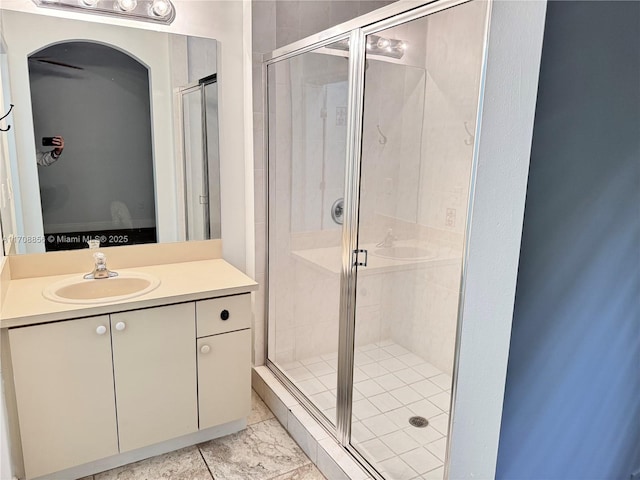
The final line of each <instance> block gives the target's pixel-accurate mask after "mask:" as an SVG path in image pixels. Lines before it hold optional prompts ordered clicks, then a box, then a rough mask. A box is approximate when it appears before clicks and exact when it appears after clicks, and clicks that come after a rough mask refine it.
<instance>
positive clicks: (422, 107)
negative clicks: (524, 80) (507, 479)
mask: <svg viewBox="0 0 640 480" xmlns="http://www.w3.org/2000/svg"><path fill="white" fill-rule="evenodd" d="M485 16H486V3H485V2H469V3H465V4H462V5H459V6H456V7H453V8H450V9H447V10H444V11H440V12H437V13H434V14H431V15H428V16H426V17H422V18H419V19H417V20H413V21H410V22H407V23H403V24H400V25H398V26H395V27H392V28H387V29H385V30H381V31H375V32H374V33H371V34H369V35H367V37H366V39H367V43H368V45H369V46H368V48H367V53H366V68H365V77H364V87H365V88H364V91H365V94H364V114H363V130H362V158H361V170H360V173H361V180H360V181H361V184H360V206H359V225H358V248H360V249H365V250H367V251H368V264H367V266H366V267H358V268H357V293H356V318H355V352H354V375H353V377H354V383H353V407H352V423H351V445H352V446H353V447H354V448H355V449H356V450H357V451H358V453H360V454H361V455H362V456H363V457H364V458H365V459H366V460H367V461H368V462H369V463H370V464H371V465H372V466H373V467H374V468H375V469H376V470H377V471H378V472H380V473H381V474H382V475H383V476H384V478H386V479H389V480H392V479H395V480H398V479H414V478H416V479H419V478H429V479H432V478H433V479H436V478H437V479H441V478H443V475H444V464H445V460H446V459H445V456H446V449H447V435H448V429H449V411H450V403H451V390H452V376H453V371H454V357H455V350H456V345H455V344H456V331H457V324H458V303H459V296H460V288H461V280H460V279H461V268H462V259H463V248H464V241H465V232H466V224H467V211H468V198H469V188H470V177H471V171H472V164H473V148H474V147H473V146H474V138H473V132H474V131H475V123H476V117H477V109H478V96H479V88H480V78H481V73H482V58H483V43H484V35H485ZM392 47H393V48H396V47H397V48H396V51H395V53H396V57H395V58H392V59H390V58H386V57H384V56H382V55H380V54H379V52H378V51H377V49H380V48H392Z"/></svg>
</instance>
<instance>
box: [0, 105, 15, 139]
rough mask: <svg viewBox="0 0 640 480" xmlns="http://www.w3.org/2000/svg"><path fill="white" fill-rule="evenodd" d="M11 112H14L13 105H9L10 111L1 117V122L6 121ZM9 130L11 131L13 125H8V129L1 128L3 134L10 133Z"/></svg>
mask: <svg viewBox="0 0 640 480" xmlns="http://www.w3.org/2000/svg"><path fill="white" fill-rule="evenodd" d="M11 110H13V103H11V104H9V111H8V112H7V113H5V114H4V115H3V116H2V117H0V120H4V119H5V118H7V117H8V116H9V114H10V113H11ZM9 130H11V125H7V128H2V127H0V131H2V132H8V131H9Z"/></svg>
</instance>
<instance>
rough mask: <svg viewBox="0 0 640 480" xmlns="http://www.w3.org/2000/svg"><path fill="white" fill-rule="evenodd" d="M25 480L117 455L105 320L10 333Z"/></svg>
mask: <svg viewBox="0 0 640 480" xmlns="http://www.w3.org/2000/svg"><path fill="white" fill-rule="evenodd" d="M9 342H10V346H11V360H12V364H13V375H14V382H15V392H16V399H17V404H18V419H19V422H20V433H21V436H22V450H23V453H24V461H25V469H26V474H27V477H28V478H33V477H38V476H40V475H44V474H47V473H51V472H55V471H58V470H63V469H65V468H69V467H72V466H74V465H80V464H83V463H87V462H91V461H94V460H97V459H100V458H103V457H108V456H110V455H115V454H117V453H118V436H117V430H116V412H115V401H114V396H113V370H112V366H111V339H110V334H109V317H108V316H106V315H105V316H100V317H91V318H83V319H80V320H70V321H65V322H58V323H49V324H46V325H37V326H32V327H23V328H14V329H11V330H9Z"/></svg>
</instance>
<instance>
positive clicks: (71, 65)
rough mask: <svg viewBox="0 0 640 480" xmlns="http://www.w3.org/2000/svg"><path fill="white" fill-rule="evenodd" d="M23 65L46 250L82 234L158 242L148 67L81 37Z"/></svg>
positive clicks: (40, 53)
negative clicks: (26, 77) (27, 70)
mask: <svg viewBox="0 0 640 480" xmlns="http://www.w3.org/2000/svg"><path fill="white" fill-rule="evenodd" d="M28 65H29V84H30V90H31V105H32V112H33V126H34V142H35V145H36V160H37V163H38V180H39V185H40V203H41V208H42V219H43V226H44V235H45V240H46V241H45V246H46V249H47V251H50V250H59V249H67V248H69V247H70V245H69V244H70V243H71V244H72V243H74V240H75V239H77V238H82V237H83V236H87V237H89V236H90V237H92V238H100V237H102V238H103V239H105V240H104V241H105V242H106V241H107V240H108V239H109V238H114V237H122V238H123V243H136V244H137V243H149V242H155V241H156V237H157V235H156V218H155V217H156V215H155V202H154V198H155V195H154V183H153V151H152V138H151V136H152V133H151V132H152V130H151V102H150V95H149V93H150V88H149V70H148V68H147V66H145V65H144V64H142V63H141V62H139V61H138V60H137V59H135V58H133V57H132V56H131V55H128V54H127V53H125V52H122V51H121V50H119V49H116V48H113V47H111V46H109V45H103V44H99V43H94V42H84V41H72V42H62V43H58V44H54V45H51V46H48V47H46V48H43V49H41V50H39V51H37V52H35V53H34V54H32V55H30V56H29V60H28ZM88 112H89V115H87V113H88ZM52 137H53V138H52ZM55 137H59V138H55ZM124 238H127V240H126V241H124ZM103 243H104V242H103ZM71 247H72V245H71Z"/></svg>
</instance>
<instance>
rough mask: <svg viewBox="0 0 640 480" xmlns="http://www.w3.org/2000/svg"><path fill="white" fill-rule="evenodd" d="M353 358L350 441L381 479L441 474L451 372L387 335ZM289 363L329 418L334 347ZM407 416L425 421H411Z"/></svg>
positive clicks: (331, 413)
mask: <svg viewBox="0 0 640 480" xmlns="http://www.w3.org/2000/svg"><path fill="white" fill-rule="evenodd" d="M354 363H355V367H354V375H353V377H354V378H353V380H354V391H353V424H352V428H351V432H352V436H351V443H352V445H354V446H355V447H356V449H357V450H358V451H359V452H360V453H362V454H363V455H364V456H365V458H366V459H367V460H368V461H370V462H371V463H372V465H373V466H374V467H375V468H376V469H377V470H378V471H380V472H382V473H383V474H384V476H385V478H386V479H387V480H401V479H408V480H414V479H416V480H417V479H421V478H428V479H441V478H442V475H443V471H444V469H443V465H444V455H445V449H446V443H447V437H446V435H447V429H448V426H449V403H450V401H451V377H450V376H449V375H447V374H445V373H443V372H441V371H440V370H439V369H438V368H436V367H435V366H433V365H432V364H430V363H429V362H426V361H424V359H422V358H420V357H419V356H418V355H416V354H414V353H412V352H410V351H409V350H407V349H406V348H404V347H402V346H401V345H398V344H396V343H395V342H393V341H392V340H385V341H382V342H377V343H371V344H368V345H362V346H360V347H357V348H356V351H355V352H354ZM291 367H292V368H291V371H289V370H288V369H286V368H284V371H285V373H286V374H287V375H289V377H290V378H292V380H294V383H295V384H296V385H297V386H298V387H299V388H300V389H301V390H302V391H303V392H304V393H305V394H307V395H309V396H310V400H311V401H312V402H313V403H314V404H315V405H316V406H317V407H318V408H319V409H320V410H321V411H322V412H323V413H324V415H325V416H326V417H327V418H328V419H330V420H331V421H332V422H333V423H334V424H335V416H336V408H335V407H336V403H335V402H336V400H335V398H336V397H335V395H336V391H335V389H336V381H337V378H336V377H337V374H336V369H337V353H328V354H323V355H320V356H315V357H310V358H301V359H297V361H296V362H294V363H292V364H291ZM295 377H297V379H299V380H297V379H296V378H295ZM296 380H297V381H296ZM412 416H421V417H424V418H426V419H427V420H428V422H429V424H428V425H427V426H426V427H422V428H421V427H414V426H412V425H410V424H409V418H410V417H412Z"/></svg>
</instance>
